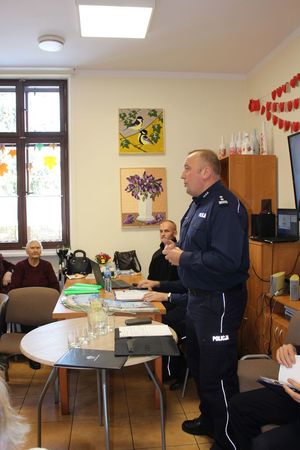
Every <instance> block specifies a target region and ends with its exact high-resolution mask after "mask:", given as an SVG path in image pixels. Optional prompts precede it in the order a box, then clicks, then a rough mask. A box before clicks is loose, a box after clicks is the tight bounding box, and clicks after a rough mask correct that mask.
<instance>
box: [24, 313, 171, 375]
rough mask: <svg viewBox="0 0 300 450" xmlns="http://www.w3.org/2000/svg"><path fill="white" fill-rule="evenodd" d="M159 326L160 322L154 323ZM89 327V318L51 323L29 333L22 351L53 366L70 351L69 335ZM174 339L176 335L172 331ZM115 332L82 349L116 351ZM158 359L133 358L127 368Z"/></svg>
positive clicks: (122, 321)
mask: <svg viewBox="0 0 300 450" xmlns="http://www.w3.org/2000/svg"><path fill="white" fill-rule="evenodd" d="M125 319H127V317H126V316H117V317H116V318H115V326H116V327H120V326H124V325H125ZM153 324H154V325H159V322H153ZM84 326H87V318H86V317H81V318H78V319H69V320H59V321H58V322H53V323H49V324H47V325H43V326H41V327H38V328H35V329H34V330H32V331H30V332H29V333H27V334H26V335H25V336H24V337H23V339H22V341H21V351H22V353H23V354H24V355H25V356H27V358H29V359H33V360H34V361H37V362H39V363H41V364H46V365H48V366H53V365H54V364H55V362H56V361H57V360H58V359H59V358H60V357H61V356H62V355H63V354H64V353H66V352H67V350H68V333H70V331H74V330H76V329H78V328H82V327H84ZM171 331H172V333H173V336H174V339H176V333H175V332H174V331H173V330H172V329H171ZM114 342H115V340H114V332H110V333H107V334H106V335H104V336H99V337H96V338H95V339H93V340H92V341H91V342H90V343H88V344H85V345H82V348H91V349H96V350H114ZM156 358H158V356H131V357H129V358H128V360H127V361H126V363H125V366H131V365H135V364H141V363H144V362H147V361H151V360H153V359H156Z"/></svg>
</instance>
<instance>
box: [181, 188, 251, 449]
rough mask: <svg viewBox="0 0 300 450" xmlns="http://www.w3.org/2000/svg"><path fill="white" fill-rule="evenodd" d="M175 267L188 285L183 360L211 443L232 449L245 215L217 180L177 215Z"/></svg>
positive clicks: (244, 262)
mask: <svg viewBox="0 0 300 450" xmlns="http://www.w3.org/2000/svg"><path fill="white" fill-rule="evenodd" d="M178 246H179V247H180V248H181V249H182V250H183V253H182V254H181V257H180V263H179V267H178V273H179V277H180V280H181V282H182V284H183V285H184V286H185V287H186V288H187V289H188V306H187V315H186V331H187V357H188V365H189V367H190V370H191V372H192V375H193V377H194V379H195V381H196V385H197V390H198V395H199V398H200V402H201V404H200V411H201V418H203V422H205V423H207V425H208V428H209V429H211V430H212V432H213V436H214V439H215V443H214V445H213V447H212V448H213V449H214V450H215V449H235V448H236V447H235V444H234V442H233V440H232V438H231V436H230V433H229V431H228V421H229V417H228V408H227V405H228V403H227V402H228V399H229V398H230V397H231V396H233V395H234V394H235V393H237V392H238V390H239V388H238V377H237V359H238V356H237V332H238V329H239V327H240V324H241V320H242V317H243V313H244V309H245V306H246V301H247V289H246V280H247V278H248V269H249V246H248V216H247V211H246V209H245V207H244V206H243V204H242V203H241V202H240V201H239V199H238V198H237V197H236V196H235V195H234V194H233V193H232V192H230V191H229V190H228V189H226V188H225V186H223V185H222V183H221V182H220V181H217V182H216V183H214V184H213V185H212V186H210V187H209V188H208V189H207V190H206V191H205V192H203V193H202V194H201V195H199V196H198V197H195V198H193V202H192V203H191V205H190V207H189V209H188V211H187V212H186V214H185V215H184V216H183V218H182V221H181V233H180V241H179V243H178Z"/></svg>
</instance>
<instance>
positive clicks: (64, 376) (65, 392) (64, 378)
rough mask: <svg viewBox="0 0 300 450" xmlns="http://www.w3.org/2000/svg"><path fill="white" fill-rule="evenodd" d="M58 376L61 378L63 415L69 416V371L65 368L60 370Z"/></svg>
mask: <svg viewBox="0 0 300 450" xmlns="http://www.w3.org/2000/svg"><path fill="white" fill-rule="evenodd" d="M58 376H59V392H60V402H61V403H60V404H61V413H62V414H69V413H70V407H69V389H68V370H67V369H64V368H59V369H58Z"/></svg>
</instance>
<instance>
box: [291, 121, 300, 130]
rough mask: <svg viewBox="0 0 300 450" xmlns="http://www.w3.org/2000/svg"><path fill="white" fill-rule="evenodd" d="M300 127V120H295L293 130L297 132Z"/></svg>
mask: <svg viewBox="0 0 300 450" xmlns="http://www.w3.org/2000/svg"><path fill="white" fill-rule="evenodd" d="M299 129H300V122H293V123H292V131H294V133H297V131H299Z"/></svg>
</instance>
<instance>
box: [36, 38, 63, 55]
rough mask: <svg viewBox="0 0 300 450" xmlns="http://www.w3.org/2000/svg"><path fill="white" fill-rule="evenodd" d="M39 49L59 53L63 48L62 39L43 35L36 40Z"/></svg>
mask: <svg viewBox="0 0 300 450" xmlns="http://www.w3.org/2000/svg"><path fill="white" fill-rule="evenodd" d="M38 42H39V47H40V49H41V50H45V51H46V52H59V51H60V50H61V49H62V48H63V46H64V42H65V41H64V38H62V37H60V36H54V35H52V34H51V35H50V34H45V35H44V36H40V37H39V38H38Z"/></svg>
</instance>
